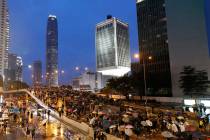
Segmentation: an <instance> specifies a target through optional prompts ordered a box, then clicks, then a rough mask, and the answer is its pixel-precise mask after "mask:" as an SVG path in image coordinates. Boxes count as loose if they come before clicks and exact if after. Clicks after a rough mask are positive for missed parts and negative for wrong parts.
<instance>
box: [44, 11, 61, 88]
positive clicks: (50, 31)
mask: <svg viewBox="0 0 210 140" xmlns="http://www.w3.org/2000/svg"><path fill="white" fill-rule="evenodd" d="M46 45H47V52H46V84H47V86H58V24H57V18H56V16H54V15H49V17H48V22H47V44H46Z"/></svg>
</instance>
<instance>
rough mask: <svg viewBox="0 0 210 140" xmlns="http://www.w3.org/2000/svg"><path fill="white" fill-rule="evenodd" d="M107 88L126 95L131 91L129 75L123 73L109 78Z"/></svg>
mask: <svg viewBox="0 0 210 140" xmlns="http://www.w3.org/2000/svg"><path fill="white" fill-rule="evenodd" d="M107 88H109V89H111V90H114V91H115V92H118V93H120V94H122V95H125V96H126V95H127V94H128V93H129V92H132V91H133V87H132V85H131V77H130V76H128V75H124V76H122V77H118V78H111V79H109V80H108V83H107Z"/></svg>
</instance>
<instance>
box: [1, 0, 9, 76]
mask: <svg viewBox="0 0 210 140" xmlns="http://www.w3.org/2000/svg"><path fill="white" fill-rule="evenodd" d="M0 11H1V12H0V75H1V77H2V78H3V79H4V78H5V74H4V72H5V70H6V69H8V49H9V38H10V37H9V13H8V5H7V0H0Z"/></svg>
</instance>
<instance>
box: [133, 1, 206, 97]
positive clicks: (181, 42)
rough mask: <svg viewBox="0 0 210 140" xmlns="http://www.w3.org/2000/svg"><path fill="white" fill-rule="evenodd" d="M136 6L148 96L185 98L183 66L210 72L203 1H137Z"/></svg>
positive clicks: (141, 62) (141, 59) (141, 60)
mask: <svg viewBox="0 0 210 140" xmlns="http://www.w3.org/2000/svg"><path fill="white" fill-rule="evenodd" d="M136 5H137V19H138V33H139V47H140V64H142V66H143V68H142V72H143V73H144V79H141V80H142V81H145V82H144V83H145V85H146V86H145V87H146V90H145V91H146V94H150V95H153V96H182V95H183V93H182V90H181V89H180V88H179V79H180V72H181V71H182V70H183V67H184V66H189V65H190V66H192V67H195V68H196V69H198V70H206V71H207V72H208V73H209V72H210V71H209V68H210V67H209V53H208V40H207V30H206V24H205V21H206V18H205V12H204V11H205V5H204V0H190V2H189V1H183V0H137V2H136ZM209 7H210V6H209Z"/></svg>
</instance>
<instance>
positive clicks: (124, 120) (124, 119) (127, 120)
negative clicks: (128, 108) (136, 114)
mask: <svg viewBox="0 0 210 140" xmlns="http://www.w3.org/2000/svg"><path fill="white" fill-rule="evenodd" d="M122 121H123V122H125V123H127V122H129V121H130V120H129V118H128V117H126V118H123V119H122Z"/></svg>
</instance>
